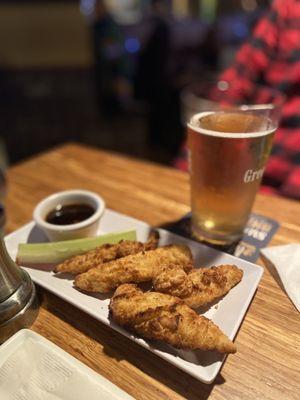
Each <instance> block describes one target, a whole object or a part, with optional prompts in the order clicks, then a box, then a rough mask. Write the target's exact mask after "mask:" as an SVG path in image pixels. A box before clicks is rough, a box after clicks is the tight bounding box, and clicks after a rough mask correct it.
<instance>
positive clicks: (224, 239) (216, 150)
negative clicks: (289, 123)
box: [188, 104, 278, 245]
mask: <svg viewBox="0 0 300 400" xmlns="http://www.w3.org/2000/svg"><path fill="white" fill-rule="evenodd" d="M277 124H278V112H277V111H276V110H275V107H274V106H273V105H271V104H266V105H263V104H262V105H257V106H243V107H229V108H225V109H223V110H221V109H219V110H215V111H206V112H201V113H198V114H196V115H194V116H192V118H191V119H190V121H189V123H188V149H189V166H190V181H191V209H192V232H193V235H194V236H195V237H196V238H197V239H199V240H202V241H205V242H208V243H211V244H216V245H227V244H231V243H234V242H236V241H237V240H238V239H240V238H241V236H242V233H243V228H244V226H245V225H246V223H247V219H248V217H249V214H250V211H251V208H252V205H253V202H254V199H255V195H256V192H257V190H258V188H259V184H260V181H261V178H262V175H263V172H264V168H265V164H266V161H267V159H268V157H269V154H270V151H271V147H272V139H273V136H274V132H275V130H276V128H277Z"/></svg>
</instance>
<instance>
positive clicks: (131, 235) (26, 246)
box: [17, 230, 136, 266]
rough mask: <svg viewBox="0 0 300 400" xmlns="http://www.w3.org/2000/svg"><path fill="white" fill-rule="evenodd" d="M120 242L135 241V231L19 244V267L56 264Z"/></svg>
mask: <svg viewBox="0 0 300 400" xmlns="http://www.w3.org/2000/svg"><path fill="white" fill-rule="evenodd" d="M120 240H136V231H135V230H128V231H123V232H112V233H107V234H104V235H101V236H97V237H89V238H84V239H74V240H65V241H62V242H49V243H20V244H19V248H18V254H17V263H18V264H19V265H23V266H26V265H32V264H58V263H60V262H63V261H64V260H66V259H68V258H70V257H73V256H76V255H77V254H83V253H85V252H87V251H89V250H92V249H95V248H96V247H98V246H101V245H103V244H105V243H110V244H114V243H118V242H119V241H120Z"/></svg>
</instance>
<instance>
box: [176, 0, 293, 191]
mask: <svg viewBox="0 0 300 400" xmlns="http://www.w3.org/2000/svg"><path fill="white" fill-rule="evenodd" d="M220 79H222V80H225V81H228V82H234V84H233V85H232V86H233V87H232V89H231V91H230V93H229V95H230V97H231V98H232V99H233V100H235V101H238V100H240V99H239V94H240V93H241V92H242V90H240V89H243V88H247V87H249V86H251V85H253V84H257V85H265V86H268V87H271V88H276V89H279V90H280V91H281V92H283V93H284V94H285V95H286V102H285V104H284V105H283V109H282V119H281V123H280V127H279V128H278V130H277V132H276V134H275V138H274V144H273V150H272V154H271V157H270V159H269V162H268V164H267V166H266V169H265V174H264V178H263V187H262V190H263V191H265V192H270V193H278V194H282V195H284V196H288V197H293V198H296V199H300V0H299V1H298V0H274V2H273V4H272V7H271V9H270V11H269V12H268V13H267V14H266V15H265V16H264V17H263V18H261V19H260V20H259V21H258V23H257V25H256V26H255V28H254V30H253V32H252V35H251V37H250V38H249V40H248V41H247V42H246V43H245V44H244V45H242V47H241V48H240V49H239V51H238V52H237V54H236V57H235V61H234V63H233V65H232V66H231V67H230V68H228V69H227V70H225V71H224V72H223V73H222V74H221V76H220ZM181 156H183V154H182V155H181ZM176 166H177V167H178V168H180V169H185V170H186V169H187V161H186V158H185V156H184V157H181V158H180V157H179V158H178V159H177V161H176Z"/></svg>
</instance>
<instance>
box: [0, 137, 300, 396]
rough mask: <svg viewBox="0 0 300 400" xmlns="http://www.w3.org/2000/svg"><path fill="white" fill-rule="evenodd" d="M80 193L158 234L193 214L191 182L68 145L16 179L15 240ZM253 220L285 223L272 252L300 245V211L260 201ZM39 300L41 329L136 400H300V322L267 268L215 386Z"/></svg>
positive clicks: (46, 298) (24, 167)
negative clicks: (50, 208) (46, 202)
mask: <svg viewBox="0 0 300 400" xmlns="http://www.w3.org/2000/svg"><path fill="white" fill-rule="evenodd" d="M71 188H82V189H89V190H93V191H95V192H98V193H99V194H101V195H102V196H103V197H104V198H105V200H106V203H107V206H108V207H109V208H111V209H113V210H116V211H118V212H121V213H124V214H127V215H130V216H133V217H135V218H138V219H141V220H144V221H146V222H147V223H149V224H151V225H161V224H164V223H167V222H170V221H175V220H177V219H179V218H180V217H182V216H183V215H184V214H185V213H187V212H188V211H189V183H188V175H187V174H185V173H182V172H179V171H175V170H173V169H171V168H166V167H162V166H159V165H155V164H150V163H145V162H141V161H138V160H135V159H130V158H126V157H124V156H119V155H116V154H112V153H108V152H104V151H99V150H96V149H92V148H87V147H83V146H79V145H76V144H68V145H65V146H63V147H60V148H57V149H54V150H53V151H50V152H48V153H45V154H41V155H39V156H37V157H34V158H32V159H30V160H28V161H26V162H23V163H21V164H19V165H16V166H14V167H12V168H11V169H10V170H9V171H8V195H7V199H6V207H7V227H6V228H7V229H6V231H7V232H11V231H13V230H15V229H17V228H19V227H20V226H22V225H23V224H24V223H26V222H28V221H29V220H30V219H31V215H32V211H33V208H34V206H35V205H36V203H37V202H38V201H40V200H41V199H42V198H43V197H45V196H47V195H49V194H51V193H53V192H56V191H58V190H64V189H71ZM254 211H255V212H258V213H260V214H263V215H266V216H269V217H272V218H275V219H277V220H278V221H279V222H280V224H281V226H280V229H279V230H278V232H277V234H276V235H275V236H274V238H273V240H272V242H271V245H276V244H285V243H292V242H300V227H299V221H300V203H298V202H293V201H289V200H286V199H282V198H277V197H267V196H262V195H259V196H257V199H256V203H255V207H254ZM39 291H40V295H41V297H42V298H43V300H42V306H41V308H40V312H39V316H38V318H37V320H36V321H35V323H34V325H33V327H32V329H33V330H34V331H36V332H38V333H40V334H41V335H43V336H45V337H46V338H48V339H50V340H51V341H52V342H54V343H56V344H57V345H58V346H60V347H61V348H63V349H64V350H66V351H67V352H68V353H70V354H72V355H73V356H75V357H76V358H78V359H79V360H81V361H83V362H84V363H85V364H87V365H88V366H90V367H91V368H93V369H94V370H95V371H97V372H99V373H100V374H102V375H103V376H105V377H106V378H108V379H109V380H110V381H112V382H113V383H115V384H116V385H118V386H119V387H120V388H122V389H123V390H125V391H126V392H128V393H129V394H131V395H132V396H133V397H135V398H136V399H143V400H150V399H182V398H187V399H207V398H209V399H219V400H220V399H255V400H257V399H264V400H273V399H280V400H285V399H299V392H300V315H299V313H298V312H297V311H296V309H295V308H294V306H293V305H292V303H291V302H290V300H289V299H288V297H287V296H286V294H285V293H284V292H283V291H282V290H281V288H280V286H279V284H278V282H277V281H276V280H275V279H274V278H273V276H272V275H271V274H270V272H269V270H268V269H267V268H265V273H264V276H263V278H262V280H261V283H260V285H259V287H258V290H257V293H256V295H255V298H254V300H253V302H252V304H251V306H250V308H249V310H248V312H247V314H246V317H245V319H244V321H243V324H242V326H241V328H240V330H239V332H238V334H237V336H236V340H235V342H236V344H237V346H238V352H237V354H235V355H230V356H229V357H228V358H227V360H226V362H225V364H224V366H223V368H222V369H221V372H220V374H219V375H218V377H217V379H216V380H215V382H214V383H213V384H211V385H205V384H202V383H200V382H199V381H197V380H196V379H194V378H192V377H191V376H189V375H188V374H186V373H184V372H182V371H180V370H179V369H177V368H176V367H173V366H172V365H170V364H168V363H167V362H166V361H164V360H162V359H160V358H159V357H157V356H155V355H154V354H152V353H150V352H149V351H147V350H146V349H143V348H141V347H140V346H138V345H137V344H135V343H133V342H131V341H130V340H129V339H127V338H125V337H123V336H121V335H120V334H118V333H117V332H114V331H112V330H111V329H110V328H109V327H107V326H105V325H103V324H101V323H99V322H98V321H96V320H94V319H93V318H91V317H89V316H88V315H86V314H85V313H83V312H82V311H80V310H78V309H76V308H75V307H73V306H71V305H69V304H68V303H66V302H64V301H62V300H61V299H59V298H58V297H56V296H55V295H53V294H50V293H48V292H46V291H44V290H42V289H40V290H39ZM83 398H84V397H82V396H81V395H80V396H79V397H78V399H83Z"/></svg>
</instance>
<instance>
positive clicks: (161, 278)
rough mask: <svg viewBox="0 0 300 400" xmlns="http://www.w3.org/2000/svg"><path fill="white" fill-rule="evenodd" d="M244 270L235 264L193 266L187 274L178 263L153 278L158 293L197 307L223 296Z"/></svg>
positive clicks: (238, 279) (237, 280) (239, 278)
mask: <svg viewBox="0 0 300 400" xmlns="http://www.w3.org/2000/svg"><path fill="white" fill-rule="evenodd" d="M242 277H243V271H242V270H240V269H239V268H238V267H236V266H235V265H219V266H218V267H211V268H194V269H192V270H191V271H189V272H188V273H186V272H185V271H183V269H182V268H178V267H177V266H168V267H165V268H163V269H162V271H161V272H158V273H157V274H156V275H155V277H154V279H153V287H154V289H155V290H156V291H157V292H161V293H168V294H170V295H172V296H177V297H179V298H181V299H182V300H184V302H185V303H186V304H187V305H188V306H189V307H191V308H197V307H200V306H203V305H205V304H208V303H211V302H212V301H214V300H216V299H218V298H219V297H221V296H224V295H225V294H226V293H228V292H229V290H230V289H231V288H233V287H234V286H235V285H236V284H238V283H239V282H240V281H241V279H242Z"/></svg>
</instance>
